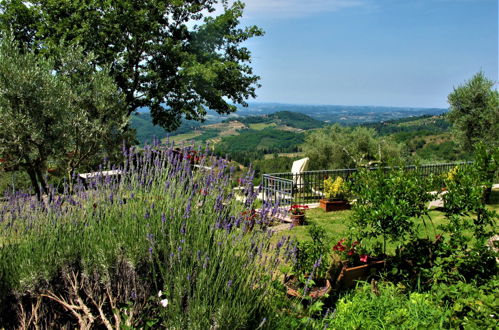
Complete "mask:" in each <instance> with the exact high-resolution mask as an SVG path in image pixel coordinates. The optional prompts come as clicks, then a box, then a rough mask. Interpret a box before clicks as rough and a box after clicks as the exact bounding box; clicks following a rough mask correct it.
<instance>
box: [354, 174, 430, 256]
mask: <svg viewBox="0 0 499 330" xmlns="http://www.w3.org/2000/svg"><path fill="white" fill-rule="evenodd" d="M430 187H431V180H429V179H427V178H424V177H422V176H420V175H419V174H418V173H417V171H416V170H415V169H414V170H406V171H404V170H402V169H391V170H385V169H382V168H380V169H376V170H367V169H364V170H360V171H359V172H357V173H356V174H355V175H354V179H353V180H352V183H351V191H352V193H353V194H354V195H356V196H357V201H356V202H355V204H354V207H353V223H354V225H355V226H356V228H357V230H358V231H359V232H360V233H359V234H360V235H359V237H366V238H369V237H370V238H378V237H381V238H382V239H383V253H386V242H387V240H390V241H400V240H403V239H404V238H406V237H407V235H412V234H414V228H415V225H414V221H413V218H414V217H417V218H422V217H424V216H427V214H428V213H427V212H428V210H427V207H426V203H427V202H429V201H430V200H431V199H432V196H431V194H429V191H430Z"/></svg>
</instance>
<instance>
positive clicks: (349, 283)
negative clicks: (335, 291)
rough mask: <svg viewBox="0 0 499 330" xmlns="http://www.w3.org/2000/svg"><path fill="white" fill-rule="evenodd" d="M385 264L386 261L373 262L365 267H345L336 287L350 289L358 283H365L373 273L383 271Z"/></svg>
mask: <svg viewBox="0 0 499 330" xmlns="http://www.w3.org/2000/svg"><path fill="white" fill-rule="evenodd" d="M384 264H385V261H384V260H380V261H372V262H370V263H367V264H365V265H360V266H355V267H348V266H347V265H346V264H345V265H344V266H343V268H342V270H341V272H340V275H338V278H337V280H336V284H335V287H336V288H342V289H348V288H351V287H353V286H355V282H357V281H365V280H367V278H368V277H369V276H370V275H371V274H372V273H373V272H376V271H378V270H379V269H381V268H382V267H383V266H384Z"/></svg>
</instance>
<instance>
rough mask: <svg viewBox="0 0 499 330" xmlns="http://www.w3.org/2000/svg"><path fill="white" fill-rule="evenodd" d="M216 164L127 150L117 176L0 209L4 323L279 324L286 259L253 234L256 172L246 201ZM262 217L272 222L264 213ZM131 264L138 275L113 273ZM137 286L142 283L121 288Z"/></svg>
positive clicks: (20, 198) (15, 200)
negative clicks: (249, 217)
mask: <svg viewBox="0 0 499 330" xmlns="http://www.w3.org/2000/svg"><path fill="white" fill-rule="evenodd" d="M182 154H183V155H187V154H188V152H183V153H182ZM211 163H212V164H210V165H211V166H212V167H213V170H210V171H207V172H204V171H193V169H192V165H191V163H190V161H189V160H188V159H187V157H184V158H183V159H182V158H180V156H178V153H177V154H175V153H173V152H172V148H164V147H155V148H146V149H145V151H144V152H143V153H141V154H137V153H134V152H133V151H130V152H129V151H127V153H126V162H125V164H124V165H123V166H122V167H120V168H119V169H120V170H122V171H123V175H122V176H121V178H119V179H116V178H115V179H110V178H109V177H97V178H95V179H94V180H92V181H91V182H89V183H88V184H87V189H84V186H83V184H82V183H81V182H80V183H78V184H76V185H75V187H74V193H73V194H71V195H70V194H65V195H60V194H56V193H55V192H54V193H53V194H52V195H51V196H49V198H48V200H46V201H44V202H38V201H37V200H36V199H34V198H33V197H32V196H29V195H19V194H18V195H16V196H13V197H12V198H11V199H10V200H9V202H8V203H7V204H6V206H5V208H3V209H2V210H1V211H0V212H2V219H3V222H2V223H1V225H2V227H1V232H0V244H1V246H2V248H1V249H0V306H2V307H4V308H6V309H5V310H3V311H2V310H0V323H1V324H6V325H9V324H10V325H11V326H12V327H17V326H19V324H16V322H17V321H18V319H22V320H24V321H26V322H27V321H28V320H30V317H31V316H34V315H37V317H34V318H32V319H31V321H32V322H38V325H43V324H47V323H46V322H47V320H49V319H51V320H55V321H54V322H56V323H53V324H52V326H56V325H58V326H65V325H67V326H69V327H76V326H78V325H79V326H80V327H81V326H83V325H84V324H86V325H88V326H90V325H92V326H104V325H106V322H108V323H109V324H111V325H112V326H118V322H120V324H123V325H126V324H129V325H130V326H133V327H151V326H155V327H160V326H161V327H168V328H210V327H220V328H245V327H250V328H251V327H254V326H255V324H256V326H258V324H259V323H260V322H261V321H262V319H263V318H265V317H266V318H267V319H268V320H267V323H266V324H270V322H271V320H272V316H273V315H275V313H274V312H271V311H272V307H271V301H272V300H273V299H274V298H273V297H274V294H273V292H274V290H273V289H272V286H271V285H272V275H273V274H274V272H275V269H276V267H278V265H279V258H282V257H279V253H274V252H275V251H274V250H272V252H273V253H270V251H271V249H272V248H273V247H272V246H271V245H270V240H269V237H270V235H271V233H270V232H268V231H265V229H263V230H253V231H251V233H249V234H248V233H246V232H247V230H245V226H247V222H245V221H244V217H245V216H244V214H243V212H244V211H245V210H247V209H251V204H252V200H253V199H254V197H255V196H256V193H255V192H253V191H252V190H251V189H250V188H252V187H251V179H252V178H251V175H249V174H248V175H247V177H246V178H245V182H248V186H247V187H246V189H245V190H244V194H245V195H246V196H247V197H248V199H247V201H246V204H245V205H243V204H241V203H239V202H237V201H236V200H235V199H234V198H232V192H231V189H229V187H228V185H229V183H230V178H229V177H228V175H227V174H226V172H228V171H225V167H226V164H225V161H224V160H217V159H211ZM257 221H258V222H261V223H264V222H266V221H269V219H268V217H267V212H266V210H263V211H262V212H261V213H260V214H259V217H258V220H257ZM262 227H263V228H265V226H262ZM278 244H279V247H278V249H277V251H281V252H283V251H284V250H285V247H284V246H283V243H282V242H280V243H278ZM123 264H124V265H127V266H126V269H128V270H129V271H128V273H130V275H129V276H125V275H123V276H122V277H117V278H116V276H115V275H116V269H119V267H120V266H119V265H123ZM134 279H137V280H134ZM138 279H140V281H139V280H138ZM129 282H132V283H129ZM129 284H133V285H132V286H131V287H137V288H136V289H134V290H132V289H130V290H128V291H126V292H125V293H123V292H121V291H119V288H124V287H127V285H129ZM75 288H80V289H75ZM139 291H140V292H139ZM159 291H162V292H161V293H162V297H158V292H159ZM120 292H121V293H120ZM30 297H31V298H30ZM166 299H167V300H168V305H167V307H163V305H161V304H160V302H161V301H164V300H166ZM38 303H39V304H40V305H38ZM49 305H50V306H54V305H57V306H59V309H57V308H48V307H47V306H49ZM12 306H14V307H13V308H11V307H12ZM16 306H17V308H15V307H16ZM37 306H38V307H37ZM68 306H79V307H78V308H74V307H68ZM12 309H14V311H12ZM50 313H54V314H56V315H52V316H50V315H49V314H50ZM61 315H64V317H61ZM63 319H64V320H63ZM57 320H61V321H60V323H57V322H58V321H57ZM82 320H83V321H82ZM91 320H93V321H92V322H93V323H92V322H90V321H91ZM84 321H85V322H87V323H85V322H84ZM25 325H26V326H30V324H29V322H28V323H27V324H25Z"/></svg>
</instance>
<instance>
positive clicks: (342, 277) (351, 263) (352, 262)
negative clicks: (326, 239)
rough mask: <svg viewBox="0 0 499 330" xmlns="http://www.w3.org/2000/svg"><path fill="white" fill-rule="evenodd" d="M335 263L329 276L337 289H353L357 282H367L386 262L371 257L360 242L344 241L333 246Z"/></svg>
mask: <svg viewBox="0 0 499 330" xmlns="http://www.w3.org/2000/svg"><path fill="white" fill-rule="evenodd" d="M332 249H333V256H332V259H333V263H332V264H331V268H330V269H329V275H330V277H331V279H332V280H333V282H334V283H335V287H336V288H351V287H353V286H354V285H355V282H356V281H359V280H366V279H367V278H368V277H369V275H371V273H372V272H373V271H376V270H377V269H379V268H380V267H382V266H383V265H384V263H385V261H384V260H378V259H377V258H373V257H370V256H369V255H368V254H367V253H366V252H365V250H364V249H362V247H361V244H360V242H359V241H352V240H347V239H345V238H344V239H342V240H340V241H338V243H336V245H334V246H333V248H332Z"/></svg>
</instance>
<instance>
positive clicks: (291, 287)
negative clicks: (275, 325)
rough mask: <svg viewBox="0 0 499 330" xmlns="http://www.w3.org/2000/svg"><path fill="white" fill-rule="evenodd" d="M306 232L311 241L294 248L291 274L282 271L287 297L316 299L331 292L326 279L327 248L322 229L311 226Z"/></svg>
mask: <svg viewBox="0 0 499 330" xmlns="http://www.w3.org/2000/svg"><path fill="white" fill-rule="evenodd" d="M308 231H309V234H310V236H311V238H312V241H311V242H299V243H298V245H297V246H296V253H295V258H294V263H293V266H292V267H291V272H292V274H291V275H288V274H287V273H288V272H287V271H284V273H285V274H284V284H285V286H286V289H287V290H286V291H287V294H288V295H289V296H293V297H299V298H304V299H317V298H320V297H323V296H324V295H326V294H327V293H328V292H329V291H330V290H331V282H330V281H329V280H328V279H327V271H328V268H329V260H328V259H327V255H328V248H327V246H326V244H325V238H326V235H325V231H324V229H323V228H321V227H319V226H317V225H312V226H310V227H309V229H308Z"/></svg>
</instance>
